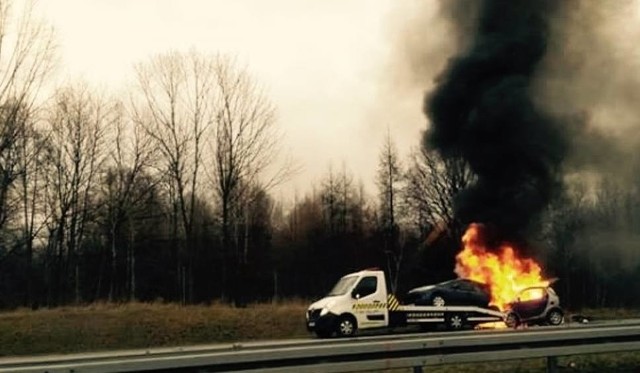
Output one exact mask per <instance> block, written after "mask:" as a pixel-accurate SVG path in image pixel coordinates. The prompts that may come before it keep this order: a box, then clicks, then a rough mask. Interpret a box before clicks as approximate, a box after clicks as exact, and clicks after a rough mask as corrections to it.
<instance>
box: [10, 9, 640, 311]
mask: <svg viewBox="0 0 640 373" xmlns="http://www.w3.org/2000/svg"><path fill="white" fill-rule="evenodd" d="M2 6H3V7H4V9H3V12H2V13H0V16H1V17H5V18H6V19H4V20H0V21H2V22H0V27H6V28H8V27H11V26H14V27H18V29H17V30H9V29H7V30H0V35H12V33H11V32H12V31H13V32H14V33H13V35H16V37H15V38H14V39H12V40H13V42H14V43H15V45H13V46H12V48H9V49H1V50H0V57H1V58H0V64H2V66H0V67H1V68H0V71H2V79H1V80H0V307H2V308H11V307H18V306H26V307H34V308H36V307H41V306H46V307H54V306H60V305H66V304H83V303H89V302H96V301H112V302H114V301H118V302H120V301H132V300H140V301H157V300H161V301H170V302H179V303H183V304H187V303H207V302H211V301H219V300H222V301H226V302H231V303H234V304H236V305H245V304H247V303H249V302H254V301H267V300H274V299H278V298H289V297H315V296H319V295H321V294H322V293H324V292H326V291H328V290H329V288H330V286H331V285H332V284H333V283H334V282H335V281H336V280H337V279H338V278H339V277H341V276H342V275H344V274H345V273H347V272H350V271H355V270H359V269H362V268H367V267H380V268H383V269H385V270H386V271H387V273H388V274H389V277H390V286H391V288H392V290H393V291H397V292H400V293H401V292H403V291H404V290H407V289H409V288H411V287H413V286H418V285H424V284H427V283H433V282H437V281H442V280H446V279H450V278H452V277H453V267H454V262H455V259H454V258H455V255H456V253H457V252H458V251H459V249H460V237H461V235H462V233H463V231H464V229H465V226H464V224H462V223H461V222H459V221H457V220H456V218H455V214H454V199H455V196H456V195H457V194H458V193H459V192H460V191H461V190H462V189H464V188H465V187H466V186H468V185H470V184H471V183H473V182H474V177H473V175H472V173H471V172H470V171H469V168H468V166H467V165H466V164H465V163H464V162H463V161H461V160H455V159H454V160H451V159H447V160H443V159H442V158H440V157H439V156H438V154H437V153H434V152H432V151H430V150H429V149H427V148H425V147H418V148H416V149H415V150H414V151H413V153H412V154H411V155H410V156H408V157H406V158H405V159H401V157H400V156H399V154H398V150H397V149H396V147H395V145H394V143H393V140H392V135H391V133H390V132H389V133H387V136H386V137H385V138H384V141H383V142H382V143H381V144H379V146H380V151H379V159H378V172H377V176H376V180H375V184H376V194H375V195H373V194H369V193H368V192H367V191H366V189H365V187H364V185H363V182H362V181H357V180H355V177H354V176H353V174H351V173H350V172H349V171H348V170H347V166H346V165H344V166H343V167H342V168H341V169H340V170H335V169H333V168H329V169H328V171H327V172H326V174H325V175H324V176H323V177H322V179H321V180H320V182H319V183H316V184H315V186H314V187H313V188H310V190H309V191H308V192H306V193H305V194H304V195H302V196H298V197H296V198H295V200H294V201H293V202H292V203H290V204H287V203H285V202H284V201H277V200H275V199H274V198H273V196H272V195H271V193H270V192H271V191H272V188H273V187H274V186H275V185H278V184H280V183H283V182H285V181H286V180H287V178H288V176H289V175H291V174H292V173H293V172H295V168H296V167H295V165H294V164H292V163H291V162H290V161H288V160H287V159H286V157H283V154H282V153H281V152H280V149H279V145H280V138H281V135H282V133H281V132H280V131H281V130H280V129H279V127H278V123H277V117H276V108H275V106H274V105H273V103H272V102H271V101H270V100H269V97H268V96H267V95H266V93H265V91H264V90H263V88H262V87H261V86H260V84H259V83H258V82H257V81H256V80H255V79H254V78H253V77H252V76H251V74H250V72H249V70H248V68H247V67H246V66H243V65H241V64H239V63H238V62H237V61H236V60H234V59H233V58H230V57H228V56H225V55H222V54H217V55H205V54H201V53H198V52H196V51H192V52H188V53H180V52H169V53H165V54H161V55H157V56H153V57H151V58H149V59H148V60H147V61H144V62H141V63H139V64H138V65H136V67H135V84H134V87H132V89H131V90H130V91H128V92H126V94H123V95H121V97H114V96H109V95H106V94H99V93H97V92H96V90H94V89H92V88H91V87H89V86H88V85H86V84H82V83H77V84H69V85H64V86H60V87H50V84H49V83H50V81H52V66H53V65H54V61H55V40H54V37H53V34H52V33H51V30H50V29H48V28H46V27H45V26H44V25H43V24H41V23H39V22H37V21H36V20H34V19H32V18H30V16H29V15H30V13H29V11H28V10H29V9H27V11H26V12H25V13H24V14H23V15H22V16H21V17H18V18H17V19H18V20H19V22H6V21H8V20H9V17H12V15H13V14H15V13H14V12H12V11H13V9H12V8H10V4H9V3H5V2H3V3H2ZM0 46H3V45H2V44H0ZM49 91H51V92H53V93H52V94H47V93H48V92H49ZM636 181H637V180H634V181H632V182H628V181H625V182H619V183H616V182H615V180H612V179H605V178H603V179H601V181H598V182H595V183H594V182H592V181H590V182H587V181H584V180H578V181H575V180H574V181H571V182H569V181H567V183H566V184H567V187H566V188H565V193H564V194H563V195H561V196H559V197H558V198H557V199H556V200H555V201H554V203H553V204H552V206H550V207H549V209H548V211H547V213H546V215H545V219H544V224H543V226H542V227H540V230H539V233H538V235H537V236H536V244H538V245H539V246H540V250H538V251H537V259H538V260H540V261H541V262H542V263H543V266H544V267H545V269H546V271H547V273H548V275H549V276H557V277H559V278H560V280H559V282H558V286H557V290H559V292H560V293H561V295H562V296H563V297H564V299H566V300H568V302H569V304H570V305H573V306H575V307H578V306H631V305H637V303H638V301H637V299H640V297H638V296H637V295H638V292H639V291H640V286H636V285H633V284H635V283H637V281H632V280H633V279H637V278H638V275H639V274H640V273H639V272H640V261H639V260H638V259H639V257H638V254H637V250H636V249H635V247H634V245H633V243H634V242H636V241H634V239H635V238H636V237H637V232H638V224H639V221H640V192H639V191H638V190H637V185H638V184H637V182H636Z"/></svg>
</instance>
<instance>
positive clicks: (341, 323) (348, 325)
mask: <svg viewBox="0 0 640 373" xmlns="http://www.w3.org/2000/svg"><path fill="white" fill-rule="evenodd" d="M336 329H337V330H336V332H337V333H338V336H339V337H351V336H353V335H354V334H355V333H356V330H357V329H358V326H357V323H356V319H354V318H353V316H351V315H344V316H341V317H340V318H339V319H338V324H337V328H336Z"/></svg>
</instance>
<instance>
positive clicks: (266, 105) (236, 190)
mask: <svg viewBox="0 0 640 373" xmlns="http://www.w3.org/2000/svg"><path fill="white" fill-rule="evenodd" d="M215 78H216V79H215V87H216V101H215V104H214V108H215V122H214V126H213V128H212V129H213V131H212V133H211V148H212V154H213V156H212V160H211V162H210V163H209V169H210V170H211V175H212V181H213V186H214V188H215V191H216V194H217V196H218V198H219V202H220V205H221V206H220V209H221V221H222V222H221V224H222V244H223V250H224V251H225V257H226V259H227V263H228V266H229V267H230V269H231V270H232V273H231V274H229V273H225V274H224V278H226V280H225V282H227V283H228V284H230V283H229V280H230V278H229V275H233V276H235V275H237V273H235V272H237V271H239V270H242V268H240V264H241V263H240V260H241V258H242V255H240V252H239V250H240V248H239V247H237V245H234V241H233V239H232V236H233V231H232V228H233V226H234V224H235V220H236V219H238V218H239V217H240V216H241V215H242V214H246V213H245V212H243V211H248V210H249V209H247V208H246V207H243V206H246V205H247V204H248V203H251V201H252V200H253V199H255V198H253V197H255V196H252V195H251V193H250V191H252V190H254V191H255V190H268V189H269V188H270V187H272V186H273V185H275V184H277V183H278V182H281V181H282V180H283V179H284V178H285V177H286V175H287V174H288V172H290V171H291V168H290V167H289V165H284V166H282V167H277V166H276V167H275V168H274V166H275V162H276V160H277V156H278V145H279V140H280V137H281V136H280V133H279V130H278V127H277V126H276V115H275V107H274V105H273V104H272V103H271V102H270V101H269V99H268V98H267V96H266V95H265V93H264V91H263V90H262V89H261V88H260V86H259V85H258V84H257V82H256V81H255V80H254V79H252V78H251V76H250V75H249V73H248V71H247V70H246V68H241V67H239V66H238V65H237V64H236V63H235V61H234V60H233V59H230V58H226V57H222V56H220V57H218V58H217V59H216V64H215ZM268 170H271V171H274V170H275V171H274V172H273V173H272V174H271V175H270V176H268V175H267V174H266V171H268ZM256 185H259V187H258V188H255V186H256ZM225 270H226V268H225ZM232 297H233V294H232Z"/></svg>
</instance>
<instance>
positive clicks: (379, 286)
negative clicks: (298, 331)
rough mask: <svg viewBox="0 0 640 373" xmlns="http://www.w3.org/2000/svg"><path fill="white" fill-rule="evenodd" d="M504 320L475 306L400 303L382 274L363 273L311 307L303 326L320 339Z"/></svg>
mask: <svg viewBox="0 0 640 373" xmlns="http://www.w3.org/2000/svg"><path fill="white" fill-rule="evenodd" d="M505 317H506V315H505V314H504V313H502V312H500V311H498V310H496V309H491V308H482V307H476V306H442V307H439V306H427V305H415V304H401V303H400V302H399V301H398V299H397V298H396V296H395V295H393V294H391V293H388V292H387V281H386V277H385V274H384V272H383V271H381V270H364V271H360V272H355V273H351V274H348V275H346V276H344V277H342V278H341V279H340V280H339V281H338V283H337V284H336V285H335V286H334V288H333V290H332V291H331V292H329V294H328V295H327V296H326V297H324V298H322V299H320V300H318V301H317V302H314V303H313V304H311V306H309V309H308V310H307V313H306V323H307V329H308V330H309V331H312V332H315V333H316V335H318V336H319V337H330V336H332V335H334V334H337V335H338V336H343V337H348V336H352V335H354V334H355V333H356V332H357V331H358V330H364V329H376V328H394V327H402V326H410V325H419V326H421V327H423V328H425V329H428V328H429V327H433V326H444V327H446V328H447V329H451V330H459V329H463V328H466V327H473V326H475V325H478V324H481V323H486V322H497V321H504V320H505Z"/></svg>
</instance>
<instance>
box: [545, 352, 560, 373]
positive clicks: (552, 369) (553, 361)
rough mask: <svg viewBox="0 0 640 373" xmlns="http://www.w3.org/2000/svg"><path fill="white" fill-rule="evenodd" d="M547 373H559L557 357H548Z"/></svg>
mask: <svg viewBox="0 0 640 373" xmlns="http://www.w3.org/2000/svg"><path fill="white" fill-rule="evenodd" d="M547 373H558V357H557V356H547Z"/></svg>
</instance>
